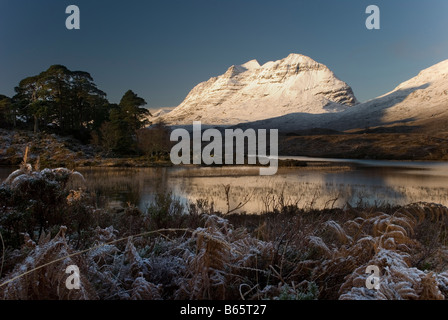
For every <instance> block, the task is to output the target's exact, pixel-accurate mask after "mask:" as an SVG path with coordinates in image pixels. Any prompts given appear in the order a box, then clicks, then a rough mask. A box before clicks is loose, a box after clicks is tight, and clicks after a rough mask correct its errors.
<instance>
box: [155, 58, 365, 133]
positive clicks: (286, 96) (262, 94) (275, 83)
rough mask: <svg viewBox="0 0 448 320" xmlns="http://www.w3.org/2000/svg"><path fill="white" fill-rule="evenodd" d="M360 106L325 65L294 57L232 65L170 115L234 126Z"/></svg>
mask: <svg viewBox="0 0 448 320" xmlns="http://www.w3.org/2000/svg"><path fill="white" fill-rule="evenodd" d="M356 104H357V100H356V98H355V96H354V94H353V91H352V89H351V88H350V86H348V85H347V84H346V83H345V82H343V81H341V80H339V79H338V78H337V77H336V76H335V75H334V73H333V72H332V71H331V70H330V69H329V68H327V67H326V66H325V65H323V64H320V63H318V62H316V61H314V60H313V59H311V58H309V57H307V56H304V55H300V54H290V55H289V56H288V57H286V58H284V59H282V60H279V61H274V62H272V61H271V62H267V63H265V64H263V65H262V66H260V64H259V63H258V62H257V61H256V60H251V61H249V62H247V63H245V64H243V65H234V66H232V67H230V68H229V69H228V70H227V72H226V73H224V74H223V75H221V76H218V77H213V78H211V79H209V80H208V81H206V82H202V83H200V84H198V85H197V86H196V87H195V88H194V89H193V90H192V91H191V92H190V93H189V94H188V96H187V97H186V98H185V100H184V101H183V102H182V103H181V104H180V105H179V106H178V107H177V108H175V109H174V110H173V111H171V112H170V113H169V114H166V115H161V116H160V117H159V118H158V119H160V120H162V121H164V122H165V123H167V124H170V125H183V124H184V125H191V124H192V122H193V121H201V122H202V123H203V124H212V125H233V124H239V123H245V122H250V121H257V120H264V119H269V118H274V117H280V116H283V115H287V114H291V113H299V112H300V113H308V114H316V115H317V114H326V113H334V112H340V111H343V110H346V109H349V108H350V107H352V106H354V105H356Z"/></svg>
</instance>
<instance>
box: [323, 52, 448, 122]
mask: <svg viewBox="0 0 448 320" xmlns="http://www.w3.org/2000/svg"><path fill="white" fill-rule="evenodd" d="M443 118H448V60H445V61H442V62H440V63H438V64H436V65H433V66H431V67H429V68H427V69H425V70H423V71H421V72H420V73H419V74H418V75H417V76H415V77H414V78H412V79H410V80H408V81H405V82H403V83H401V84H400V85H398V86H397V87H396V88H395V89H394V90H393V91H391V92H389V93H387V94H385V95H383V96H380V97H378V98H376V99H373V100H370V101H367V102H365V103H362V104H359V105H357V106H356V108H354V109H353V110H346V111H344V112H342V113H341V114H339V115H338V119H335V120H336V121H337V122H335V121H332V123H331V124H329V127H332V128H335V129H351V128H364V127H374V126H380V125H381V126H388V125H397V124H402V125H406V124H411V123H412V125H424V124H425V123H426V122H430V121H433V120H435V119H443ZM446 129H448V128H446Z"/></svg>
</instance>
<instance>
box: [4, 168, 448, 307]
mask: <svg viewBox="0 0 448 320" xmlns="http://www.w3.org/2000/svg"><path fill="white" fill-rule="evenodd" d="M77 175H78V174H77V173H75V172H72V171H69V170H66V169H57V170H54V169H53V170H50V169H44V170H42V171H38V170H34V171H33V170H32V169H31V167H30V166H29V165H28V164H27V163H24V164H23V165H22V167H21V169H19V170H18V171H17V172H15V173H13V174H12V175H11V177H10V178H9V179H8V180H7V181H6V182H5V183H4V184H3V185H2V186H1V187H0V201H1V204H2V205H1V207H0V216H1V219H0V232H1V234H2V242H3V244H4V245H5V248H4V249H3V250H2V264H1V265H2V268H1V271H0V272H1V274H0V297H1V298H3V299H104V300H109V299H151V300H153V299H211V300H215V299H247V300H250V299H252V300H253V299H445V298H446V297H447V295H448V271H447V270H448V269H447V267H448V258H447V257H448V255H447V253H448V252H447V227H448V221H447V219H448V208H446V207H443V206H440V205H437V204H429V203H416V204H411V205H408V206H405V207H400V208H392V207H383V208H368V207H364V208H351V207H346V208H345V209H325V210H313V209H299V208H298V207H297V206H296V207H295V208H294V204H290V203H285V205H284V206H280V207H278V208H277V210H275V212H267V213H264V214H262V215H244V214H221V213H218V212H215V211H214V210H213V205H212V204H208V203H207V202H206V201H200V200H198V201H197V202H196V203H191V204H190V206H189V208H188V212H183V211H182V210H181V205H180V203H178V202H177V201H176V199H175V198H174V197H173V196H172V195H171V194H161V195H159V196H158V197H156V201H155V203H154V204H153V206H151V207H150V208H149V209H148V211H147V212H141V211H140V210H139V209H137V208H136V207H134V206H133V205H132V204H129V205H128V207H126V208H123V209H122V210H118V211H115V212H110V211H107V210H106V209H104V208H98V207H96V205H95V201H94V199H92V195H90V194H89V193H87V192H85V191H84V190H83V189H78V190H68V189H67V188H66V186H67V181H68V179H70V178H73V177H75V176H77ZM81 182H82V179H81ZM81 186H82V183H81ZM73 264H74V265H77V266H78V267H79V269H80V274H81V284H82V286H81V289H79V290H68V289H67V288H66V287H65V279H66V277H67V276H68V275H67V274H66V273H65V269H66V267H67V266H69V265H73ZM371 265H374V266H377V267H378V268H379V270H380V273H381V274H380V287H379V289H378V290H375V289H368V288H367V287H366V280H367V278H368V277H369V275H370V274H369V273H366V269H367V267H368V266H371Z"/></svg>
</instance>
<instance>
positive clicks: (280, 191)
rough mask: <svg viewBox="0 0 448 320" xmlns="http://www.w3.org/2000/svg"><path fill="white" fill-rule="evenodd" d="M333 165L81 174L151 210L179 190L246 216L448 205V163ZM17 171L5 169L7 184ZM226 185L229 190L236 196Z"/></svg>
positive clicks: (108, 196) (95, 187) (110, 196)
mask: <svg viewBox="0 0 448 320" xmlns="http://www.w3.org/2000/svg"><path fill="white" fill-rule="evenodd" d="M288 158H295V159H298V160H306V161H321V160H322V159H316V158H304V157H288ZM325 160H326V161H328V159H325ZM332 161H334V166H331V167H329V168H321V169H317V168H314V167H305V168H280V169H279V171H278V173H277V174H276V175H275V176H259V175H258V172H259V171H258V169H257V168H254V167H252V168H250V167H222V168H216V167H215V168H196V167H188V168H187V167H174V168H80V169H78V171H80V172H81V173H82V174H83V175H84V177H85V178H86V180H87V185H86V186H84V188H87V189H88V190H89V191H91V192H94V193H95V194H96V195H97V197H98V198H99V199H103V200H104V202H105V203H107V204H109V205H116V204H125V203H128V202H129V203H132V204H136V205H138V206H139V207H140V208H141V209H143V210H145V209H146V208H147V207H148V205H150V204H151V203H152V201H153V200H154V195H155V194H156V193H157V192H165V191H172V192H173V194H174V195H175V196H176V197H178V198H179V200H180V201H181V202H182V203H184V204H185V205H187V204H188V203H189V202H196V201H198V200H200V199H201V200H207V201H208V203H209V204H210V203H213V204H214V208H215V209H217V210H220V211H224V212H227V211H228V210H229V209H230V210H232V209H234V208H235V207H237V206H238V204H239V203H246V202H247V203H246V204H245V205H244V206H243V207H242V208H241V209H240V210H238V211H246V212H249V213H259V212H264V211H267V210H272V209H274V208H276V207H277V208H278V207H279V206H281V205H288V204H298V205H299V206H300V207H304V208H308V207H314V208H324V207H333V206H334V207H342V206H344V205H345V204H346V203H350V204H351V205H356V204H357V203H359V202H361V201H362V202H367V203H370V204H384V203H389V204H398V205H403V204H408V203H412V202H417V201H426V202H436V203H441V204H443V205H446V206H448V163H439V162H399V161H371V160H332ZM15 169H17V168H16V167H0V180H1V181H3V180H4V179H5V178H6V177H7V176H8V175H9V174H10V173H11V172H12V171H13V170H15ZM225 186H229V187H228V188H229V189H228V190H229V192H228V197H227V195H226V192H225V190H226V187H225ZM227 199H228V201H227Z"/></svg>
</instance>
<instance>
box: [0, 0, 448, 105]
mask: <svg viewBox="0 0 448 320" xmlns="http://www.w3.org/2000/svg"><path fill="white" fill-rule="evenodd" d="M70 4H75V5H78V6H79V8H80V11H81V30H72V31H69V30H67V29H66V28H65V19H66V17H67V16H68V15H66V14H65V8H66V7H67V6H68V5H70ZM370 4H375V5H378V6H379V7H380V9H381V30H375V31H369V30H367V29H366V28H365V19H366V18H367V15H366V14H365V9H366V7H367V6H368V5H370ZM292 52H294V53H301V54H305V55H308V56H310V57H311V58H313V59H315V60H317V61H318V62H321V63H324V64H326V65H327V66H328V67H329V68H330V69H332V70H333V71H334V72H335V74H336V75H337V76H338V77H339V78H340V79H342V80H344V81H346V82H347V83H348V84H349V85H351V86H352V88H353V89H354V92H355V94H356V96H357V97H358V99H359V100H361V101H364V100H367V99H371V98H374V97H376V96H378V95H381V94H384V93H386V92H387V91H390V90H392V89H393V88H394V87H395V86H396V85H398V84H399V83H400V82H402V81H404V80H407V79H409V78H410V77H412V76H414V75H416V74H417V73H418V72H419V71H420V70H421V69H424V68H426V67H429V66H431V65H433V64H435V63H437V62H440V61H442V60H445V59H448V1H447V0H426V1H422V0H421V1H416V0H369V1H365V0H326V1H324V0H303V1H301V0H291V1H289V0H288V1H287V0H270V1H265V0H178V1H174V0H160V1H148V0H127V1H111V0H109V1H105V0H89V1H87V0H70V1H65V0H0V93H3V94H6V95H10V96H11V95H13V93H14V91H13V88H14V86H16V85H17V84H18V82H19V81H20V80H21V79H23V78H25V77H27V76H30V75H35V74H38V73H39V72H41V71H43V70H45V69H47V68H48V67H49V66H50V65H52V64H63V65H66V66H67V67H68V68H69V69H72V70H83V71H87V72H89V73H90V74H91V75H92V76H93V78H94V80H95V82H96V83H97V84H98V86H99V88H100V89H102V90H103V91H105V92H106V93H107V94H108V98H109V100H110V101H111V102H118V101H119V99H120V97H121V96H122V94H123V93H124V92H125V91H126V90H128V89H132V90H133V91H135V92H136V93H137V94H139V95H140V96H142V97H143V98H145V99H146V100H147V101H148V107H151V108H155V107H162V106H176V105H178V104H179V103H180V102H181V101H182V100H183V98H184V97H185V96H186V95H187V94H188V92H189V91H190V90H191V89H192V88H193V87H194V86H195V85H196V84H198V83H199V82H201V81H205V80H208V79H209V78H210V77H212V76H216V75H219V74H222V73H224V72H225V71H226V70H227V68H228V67H229V66H231V65H233V64H242V63H244V62H246V61H248V60H251V59H257V60H258V61H259V62H260V63H264V62H267V61H270V60H278V59H282V58H284V57H286V56H287V55H288V54H289V53H292Z"/></svg>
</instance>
